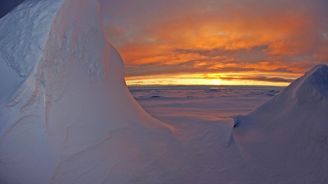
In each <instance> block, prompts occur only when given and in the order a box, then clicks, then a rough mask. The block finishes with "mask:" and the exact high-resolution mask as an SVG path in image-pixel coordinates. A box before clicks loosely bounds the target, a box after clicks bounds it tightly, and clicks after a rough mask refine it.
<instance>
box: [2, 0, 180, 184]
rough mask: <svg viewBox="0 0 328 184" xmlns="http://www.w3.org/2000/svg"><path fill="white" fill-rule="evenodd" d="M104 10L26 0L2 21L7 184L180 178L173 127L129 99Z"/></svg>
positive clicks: (72, 0) (90, 4)
mask: <svg viewBox="0 0 328 184" xmlns="http://www.w3.org/2000/svg"><path fill="white" fill-rule="evenodd" d="M98 13H99V7H98V4H97V1H95V0H56V1H54V0H41V1H40V0H27V1H26V2H24V3H22V4H21V5H20V6H18V7H17V8H16V9H15V10H14V11H12V12H10V13H9V14H7V15H6V16H5V17H3V18H2V19H0V75H1V77H0V183H1V184H20V183H28V184H47V183H53V184H68V183H69V184H73V183H77V184H90V183H92V184H101V183H114V184H115V183H120V184H124V183H161V181H162V180H161V179H162V177H165V178H166V179H169V180H170V181H175V180H177V179H178V178H173V177H174V175H172V172H174V173H176V172H178V171H176V170H174V169H175V168H173V169H171V170H169V169H168V168H169V167H168V165H170V164H172V162H174V163H176V162H177V161H175V160H172V159H171V158H172V157H171V155H170V154H171V153H169V152H168V150H173V149H175V147H176V142H175V140H174V139H173V136H172V131H174V129H173V128H172V127H169V126H168V125H165V124H163V123H161V122H160V121H158V120H156V119H154V118H152V117H151V116H149V115H148V114H147V113H145V112H144V110H143V109H142V108H141V107H140V106H139V105H138V104H137V103H136V102H135V100H134V99H133V97H132V96H131V95H130V93H129V91H128V90H127V88H126V85H125V82H124V71H123V70H124V67H123V63H122V60H121V57H120V56H119V54H118V53H117V52H116V50H115V49H114V48H113V47H112V46H111V45H110V44H108V43H107V42H106V41H105V38H104V34H103V32H102V29H101V23H100V20H99V17H98ZM159 158H161V159H159ZM171 176H172V177H171Z"/></svg>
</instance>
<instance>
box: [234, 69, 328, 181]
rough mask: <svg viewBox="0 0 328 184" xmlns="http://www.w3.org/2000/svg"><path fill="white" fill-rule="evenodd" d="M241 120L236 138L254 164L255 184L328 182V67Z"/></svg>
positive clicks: (308, 74)
mask: <svg viewBox="0 0 328 184" xmlns="http://www.w3.org/2000/svg"><path fill="white" fill-rule="evenodd" d="M236 121H237V123H238V124H237V125H236V127H237V128H235V130H234V137H235V140H236V142H237V144H238V145H239V147H240V151H241V153H242V154H243V156H244V158H245V159H246V160H248V161H249V165H250V166H251V169H250V170H249V172H250V173H249V174H248V176H249V177H250V179H249V181H250V183H251V182H253V183H281V184H285V183H286V184H287V183H322V184H323V183H328V174H327V173H328V131H327V130H328V66H327V65H324V64H322V65H318V66H316V67H314V68H313V69H312V70H310V71H309V72H307V73H306V74H305V75H304V76H303V77H301V78H299V79H297V80H296V81H294V82H293V83H292V84H291V85H290V86H288V87H287V88H286V89H285V90H284V91H282V92H281V93H280V94H279V95H278V96H276V97H274V98H273V99H272V100H270V101H269V102H267V103H266V104H264V105H263V106H261V107H260V108H258V109H257V110H256V111H254V112H253V113H250V114H249V115H247V116H241V117H237V118H236Z"/></svg>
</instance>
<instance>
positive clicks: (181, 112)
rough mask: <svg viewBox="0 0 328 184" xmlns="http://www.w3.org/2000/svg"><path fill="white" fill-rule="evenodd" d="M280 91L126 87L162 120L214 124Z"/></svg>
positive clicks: (240, 113) (266, 88)
mask: <svg viewBox="0 0 328 184" xmlns="http://www.w3.org/2000/svg"><path fill="white" fill-rule="evenodd" d="M281 90H282V88H281V87H268V86H265V87H262V86H247V87H245V86H219V87H213V86H159V87H139V86H138V87H130V91H131V92H132V94H133V96H134V97H135V98H136V100H137V101H138V102H139V103H140V105H141V106H143V107H144V109H145V110H146V111H148V112H149V113H150V114H151V115H153V116H154V117H156V118H158V119H160V120H163V121H171V120H177V119H186V118H187V119H195V120H203V121H204V120H205V121H214V122H215V121H216V120H222V119H226V118H230V117H233V116H235V115H243V114H247V113H249V112H251V111H253V110H254V109H256V108H257V107H258V106H260V105H262V104H263V103H264V102H266V101H268V100H269V99H271V98H272V97H273V96H275V95H277V94H278V93H279V92H280V91H281Z"/></svg>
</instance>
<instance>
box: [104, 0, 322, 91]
mask: <svg viewBox="0 0 328 184" xmlns="http://www.w3.org/2000/svg"><path fill="white" fill-rule="evenodd" d="M239 2H240V3H241V1H239ZM309 2H310V1H309ZM309 2H308V1H305V0H304V2H303V1H300V2H299V3H300V4H301V5H298V6H296V5H295V4H294V3H295V2H292V1H284V2H280V3H281V5H279V6H278V5H276V4H274V3H273V1H269V0H264V1H263V3H262V4H261V3H260V2H258V1H252V0H247V3H248V4H247V6H246V5H245V4H241V5H240V6H238V4H231V3H229V1H224V3H223V5H224V6H223V7H224V8H223V9H222V11H220V12H219V11H218V10H217V9H215V7H207V8H206V9H204V10H203V9H201V8H197V6H196V5H195V6H191V5H188V6H189V9H188V8H187V9H186V10H185V12H184V11H181V12H177V11H174V12H173V13H172V14H169V15H167V16H166V17H165V18H163V19H159V21H158V22H155V23H154V22H153V21H149V22H151V24H149V25H148V24H143V26H141V27H138V29H135V31H132V32H130V33H127V35H126V36H125V37H124V36H122V35H119V37H120V38H121V40H119V41H117V42H118V44H117V45H118V46H119V48H118V49H119V50H120V51H121V53H122V55H123V57H124V58H125V60H126V65H127V79H128V80H130V81H133V82H130V83H131V84H132V83H133V84H136V83H138V82H139V83H140V84H141V83H142V84H147V82H148V83H152V84H154V83H156V82H155V81H156V80H157V81H166V82H167V83H168V84H172V83H174V84H175V83H181V82H182V83H183V82H185V83H188V84H189V83H192V81H194V82H195V83H199V82H203V83H204V84H205V83H206V84H208V83H213V81H210V79H208V78H206V77H204V74H210V75H217V76H221V78H220V77H217V80H220V83H221V84H223V83H224V84H226V83H227V84H229V83H230V84H238V82H239V84H244V83H245V81H249V83H251V81H253V82H254V84H260V83H261V82H262V84H279V85H281V84H285V85H286V84H288V82H289V81H290V80H291V79H294V78H296V77H298V76H299V75H301V73H302V72H304V70H306V69H307V68H309V67H310V66H312V65H313V64H316V63H322V62H327V60H328V54H327V53H328V52H327V48H328V36H327V29H326V27H325V26H326V25H325V24H322V21H320V20H321V18H322V16H325V15H320V16H321V17H318V14H317V12H316V10H317V9H316V8H317V6H314V5H313V6H310V5H312V4H308V3H309ZM265 3H266V4H265ZM302 3H303V4H304V5H302ZM213 6H214V5H213ZM295 6H296V7H297V8H294V9H293V8H291V7H295ZM259 8H263V9H259ZM278 10H279V11H278ZM318 11H319V10H318ZM146 22H147V21H146ZM118 30H120V29H116V32H119V33H120V34H121V33H122V32H123V31H118ZM127 32H129V31H127ZM108 33H109V34H112V35H109V38H110V39H111V37H114V38H115V36H116V35H115V30H114V31H108ZM114 38H112V39H114ZM231 73H233V74H234V75H233V76H232V75H231ZM229 75H230V76H229ZM263 75H266V76H265V77H263ZM165 76H167V77H168V78H167V80H164V78H165ZM182 76H184V77H182ZM186 76H187V77H189V79H186ZM206 80H209V81H208V82H205V81H206ZM174 81H175V82H174ZM158 83H159V82H158ZM161 83H162V82H161ZM214 83H218V81H216V82H214Z"/></svg>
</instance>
